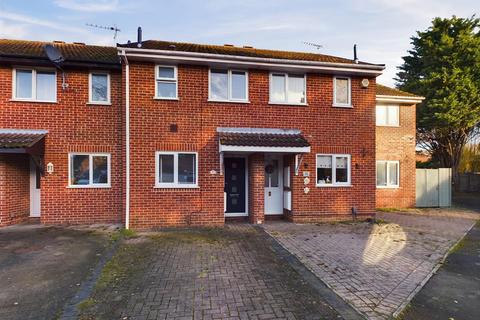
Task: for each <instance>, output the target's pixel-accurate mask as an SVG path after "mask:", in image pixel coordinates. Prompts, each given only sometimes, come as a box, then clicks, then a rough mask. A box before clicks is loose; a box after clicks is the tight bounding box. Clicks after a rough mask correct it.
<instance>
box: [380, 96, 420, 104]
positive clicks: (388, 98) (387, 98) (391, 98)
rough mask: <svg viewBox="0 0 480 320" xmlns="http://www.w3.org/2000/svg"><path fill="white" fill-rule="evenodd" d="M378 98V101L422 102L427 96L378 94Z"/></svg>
mask: <svg viewBox="0 0 480 320" xmlns="http://www.w3.org/2000/svg"><path fill="white" fill-rule="evenodd" d="M376 100H377V102H394V103H395V102H397V103H421V102H422V101H423V100H425V98H424V97H399V96H385V95H377V96H376Z"/></svg>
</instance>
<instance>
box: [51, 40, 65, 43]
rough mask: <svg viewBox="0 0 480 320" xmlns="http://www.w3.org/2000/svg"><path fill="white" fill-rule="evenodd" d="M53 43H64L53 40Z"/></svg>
mask: <svg viewBox="0 0 480 320" xmlns="http://www.w3.org/2000/svg"><path fill="white" fill-rule="evenodd" d="M53 43H65V41H60V40H53Z"/></svg>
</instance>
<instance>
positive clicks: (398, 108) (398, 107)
mask: <svg viewBox="0 0 480 320" xmlns="http://www.w3.org/2000/svg"><path fill="white" fill-rule="evenodd" d="M379 107H382V108H385V115H386V118H385V123H384V124H380V123H378V117H377V108H379ZM389 108H396V109H397V110H398V112H397V119H396V120H397V122H396V123H395V124H389V117H388V115H389V113H388V109H389ZM375 124H376V126H377V127H400V105H398V104H377V105H376V106H375Z"/></svg>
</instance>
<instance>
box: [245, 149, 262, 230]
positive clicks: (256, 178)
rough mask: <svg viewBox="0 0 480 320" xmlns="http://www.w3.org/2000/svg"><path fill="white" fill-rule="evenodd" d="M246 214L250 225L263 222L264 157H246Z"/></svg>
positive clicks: (256, 155) (257, 154)
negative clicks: (247, 213)
mask: <svg viewBox="0 0 480 320" xmlns="http://www.w3.org/2000/svg"><path fill="white" fill-rule="evenodd" d="M248 212H249V220H250V223H254V224H257V223H263V222H264V221H265V156H264V154H263V153H254V154H252V155H251V156H250V157H248Z"/></svg>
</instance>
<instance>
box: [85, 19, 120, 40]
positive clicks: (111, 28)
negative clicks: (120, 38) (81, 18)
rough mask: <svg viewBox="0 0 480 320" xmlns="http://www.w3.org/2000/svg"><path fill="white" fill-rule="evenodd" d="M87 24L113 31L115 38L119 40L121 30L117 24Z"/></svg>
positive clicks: (87, 24)
mask: <svg viewBox="0 0 480 320" xmlns="http://www.w3.org/2000/svg"><path fill="white" fill-rule="evenodd" d="M85 25H86V26H89V27H92V28H97V29H104V30H109V31H113V40H114V41H117V35H118V33H119V32H120V31H121V30H120V29H119V28H117V25H116V24H114V25H113V26H101V25H98V24H93V23H85Z"/></svg>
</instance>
